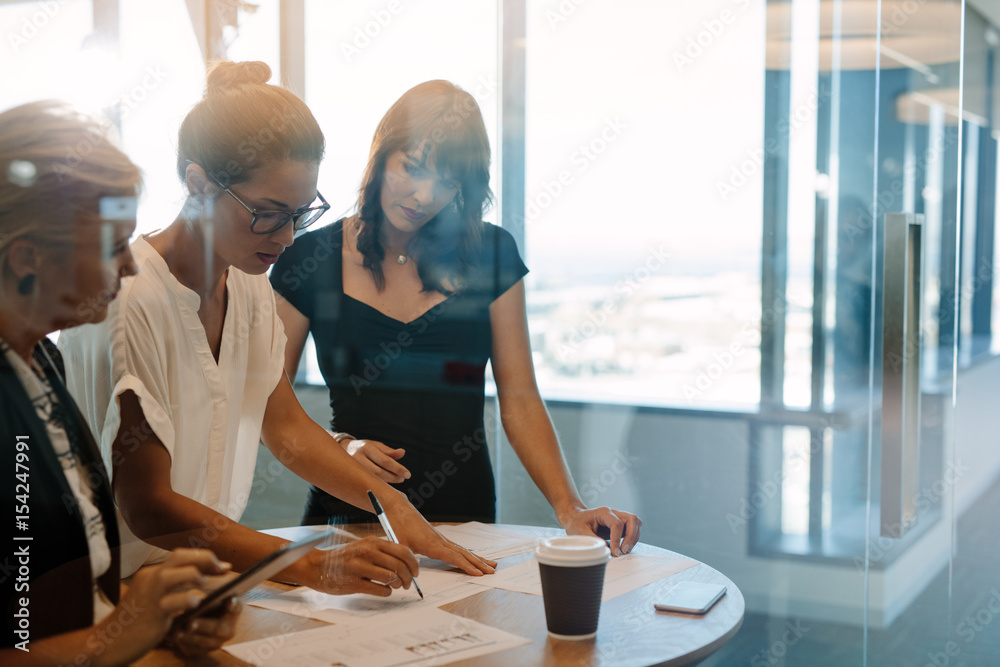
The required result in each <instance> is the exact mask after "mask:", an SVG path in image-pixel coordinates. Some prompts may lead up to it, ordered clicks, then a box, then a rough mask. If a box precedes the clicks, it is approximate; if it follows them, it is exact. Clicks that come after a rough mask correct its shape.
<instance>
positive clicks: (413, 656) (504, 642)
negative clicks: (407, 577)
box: [223, 585, 531, 667]
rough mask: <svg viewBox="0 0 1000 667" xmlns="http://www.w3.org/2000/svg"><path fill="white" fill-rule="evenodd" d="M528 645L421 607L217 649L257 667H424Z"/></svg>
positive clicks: (458, 618)
mask: <svg viewBox="0 0 1000 667" xmlns="http://www.w3.org/2000/svg"><path fill="white" fill-rule="evenodd" d="M422 587H423V586H422V585H421V588H422ZM530 643H531V642H530V641H529V640H527V639H524V638H522V637H518V636H516V635H512V634H510V633H508V632H504V631H503V630H497V629H496V628H491V627H489V626H486V625H483V624H482V623H477V622H476V621H472V620H469V619H467V618H463V617H462V616H456V615H454V614H449V613H448V612H445V611H441V610H440V609H433V608H426V609H422V610H413V611H408V612H401V613H399V614H392V615H391V616H386V617H384V618H375V619H371V620H370V621H369V622H367V623H365V624H364V625H355V626H352V627H347V628H345V627H342V626H339V625H333V626H330V627H326V628H314V629H312V630H304V631H302V632H295V633H290V634H285V635H277V636H275V637H268V638H266V639H257V640H254V641H251V642H244V643H242V644H234V645H231V646H225V647H223V648H224V649H225V650H226V651H227V652H229V653H230V654H232V655H234V656H236V657H237V658H239V659H240V660H243V661H245V662H249V663H250V664H252V665H260V666H261V667H270V666H272V665H273V666H274V667H288V665H295V667H393V666H394V665H408V666H410V667H425V666H429V665H445V664H448V663H450V662H454V661H456V660H465V659H468V658H474V657H477V656H481V655H487V654H489V653H496V652H499V651H505V650H507V649H509V648H514V647H515V646H523V645H524V644H530Z"/></svg>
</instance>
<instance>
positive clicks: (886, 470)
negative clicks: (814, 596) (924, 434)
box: [879, 213, 923, 538]
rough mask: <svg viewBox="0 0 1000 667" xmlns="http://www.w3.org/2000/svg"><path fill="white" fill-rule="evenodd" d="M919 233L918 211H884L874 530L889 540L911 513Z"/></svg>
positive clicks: (915, 475)
mask: <svg viewBox="0 0 1000 667" xmlns="http://www.w3.org/2000/svg"><path fill="white" fill-rule="evenodd" d="M922 236H923V216H922V215H917V214H915V213H886V214H885V244H884V250H883V257H884V263H883V274H882V281H883V282H882V284H883V292H882V294H883V309H882V494H881V495H882V498H881V514H882V517H881V528H880V531H879V532H880V534H881V535H883V536H886V537H893V538H898V537H901V536H902V535H903V534H904V533H905V532H906V531H907V530H908V529H909V528H910V527H911V526H912V525H913V522H914V520H915V519H916V517H917V510H916V506H915V499H916V495H917V485H918V481H919V461H920V351H921V326H920V321H921V320H920V304H921V301H922V299H921V287H922V285H921V269H922V267H923V253H922V247H923V246H922Z"/></svg>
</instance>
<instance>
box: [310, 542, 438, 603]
mask: <svg viewBox="0 0 1000 667" xmlns="http://www.w3.org/2000/svg"><path fill="white" fill-rule="evenodd" d="M297 565H299V566H300V567H299V568H298V569H300V570H301V571H302V573H303V576H302V577H296V578H297V579H298V580H299V581H301V582H302V583H304V584H305V585H307V586H309V587H310V588H314V589H316V590H318V591H322V592H323V593H330V594H331V595H348V594H350V593H368V594H369V595H378V596H381V597H388V596H389V595H391V594H392V589H393V588H400V587H402V588H407V589H408V588H410V586H411V584H412V582H413V577H415V576H416V575H417V574H418V573H419V571H420V566H419V565H418V564H417V559H416V557H415V556H414V555H413V552H412V551H410V550H409V549H408V548H407V547H405V546H403V545H401V544H393V543H392V542H389V541H388V540H382V539H379V538H377V537H366V538H364V539H361V540H358V541H356V542H349V543H347V544H343V545H341V546H339V547H336V548H334V549H324V550H321V549H313V550H312V551H311V552H310V553H309V555H308V556H306V557H305V558H303V559H302V560H301V561H299V563H298V564H297ZM293 567H295V566H293Z"/></svg>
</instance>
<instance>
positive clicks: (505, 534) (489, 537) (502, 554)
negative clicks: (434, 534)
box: [437, 521, 539, 560]
mask: <svg viewBox="0 0 1000 667" xmlns="http://www.w3.org/2000/svg"><path fill="white" fill-rule="evenodd" d="M437 529H438V532H439V533H441V534H442V535H444V536H445V537H447V538H448V539H449V540H451V541H452V542H455V543H456V544H461V545H462V546H463V547H465V548H466V549H468V550H469V551H471V552H473V553H475V554H476V555H477V556H482V557H483V558H489V559H490V560H500V559H501V558H506V557H507V556H515V555H517V554H521V553H524V552H525V551H531V550H532V549H534V548H535V546H536V545H537V544H538V540H539V538H537V537H532V536H531V535H525V534H524V533H518V532H514V531H512V530H505V529H503V528H497V527H496V526H491V525H490V524H488V523H480V522H479V521H470V522H468V523H463V524H461V525H458V526H438V527H437Z"/></svg>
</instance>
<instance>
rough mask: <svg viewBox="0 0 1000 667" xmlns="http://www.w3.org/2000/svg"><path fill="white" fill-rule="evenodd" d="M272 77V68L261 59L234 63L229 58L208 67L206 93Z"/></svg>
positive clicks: (266, 80) (251, 83)
mask: <svg viewBox="0 0 1000 667" xmlns="http://www.w3.org/2000/svg"><path fill="white" fill-rule="evenodd" d="M270 79H271V68H270V67H268V65H267V63H263V62H260V61H259V60H250V61H247V62H241V63H234V62H230V61H228V60H224V61H219V62H215V63H212V64H211V65H210V66H209V68H208V75H207V81H206V84H205V93H206V94H208V93H216V92H219V91H221V90H225V89H226V88H236V87H238V86H247V85H255V84H260V85H264V84H266V83H267V82H268V81H269V80H270Z"/></svg>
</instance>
